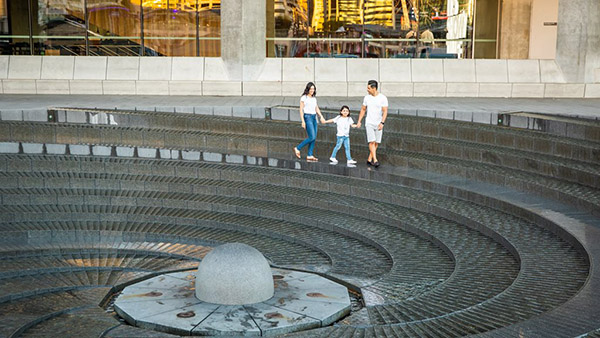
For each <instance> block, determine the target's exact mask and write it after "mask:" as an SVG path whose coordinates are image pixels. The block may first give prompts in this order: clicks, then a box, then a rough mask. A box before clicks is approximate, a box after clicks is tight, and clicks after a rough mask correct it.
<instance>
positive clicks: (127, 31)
mask: <svg viewBox="0 0 600 338" xmlns="http://www.w3.org/2000/svg"><path fill="white" fill-rule="evenodd" d="M87 11H88V22H89V45H90V46H89V55H107V56H137V55H140V51H141V43H142V39H141V35H140V32H141V31H140V29H141V26H140V18H141V6H140V3H139V0H87Z"/></svg>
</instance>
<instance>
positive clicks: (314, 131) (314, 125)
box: [306, 115, 317, 156]
mask: <svg viewBox="0 0 600 338" xmlns="http://www.w3.org/2000/svg"><path fill="white" fill-rule="evenodd" d="M309 120H312V126H311V127H312V135H311V134H310V133H309V134H308V137H309V138H310V139H311V141H310V142H309V143H308V156H313V151H314V149H315V142H316V140H317V118H316V115H310V118H309ZM308 129H309V126H308V123H307V124H306V130H307V131H308Z"/></svg>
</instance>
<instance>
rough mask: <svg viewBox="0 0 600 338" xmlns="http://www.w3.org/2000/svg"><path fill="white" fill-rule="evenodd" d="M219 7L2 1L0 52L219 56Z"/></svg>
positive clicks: (162, 0)
mask: <svg viewBox="0 0 600 338" xmlns="http://www.w3.org/2000/svg"><path fill="white" fill-rule="evenodd" d="M220 4H221V2H220V0H0V53H1V54H9V55H12V54H25V55H29V54H39V55H87V54H89V55H108V56H140V55H149V56H150V55H152V56H196V55H199V56H220V54H221V51H220V34H221V27H220V26H221V19H220V15H221V13H220V12H221V10H220V7H221V6H220ZM30 7H31V8H30ZM30 25H31V26H32V28H31V29H30ZM142 29H143V32H142ZM30 47H33V53H32V50H31V48H30Z"/></svg>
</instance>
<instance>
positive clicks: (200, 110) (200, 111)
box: [194, 106, 216, 115]
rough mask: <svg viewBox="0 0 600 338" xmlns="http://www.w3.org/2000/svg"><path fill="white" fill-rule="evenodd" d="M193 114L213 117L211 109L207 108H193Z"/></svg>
mask: <svg viewBox="0 0 600 338" xmlns="http://www.w3.org/2000/svg"><path fill="white" fill-rule="evenodd" d="M194 114H199V115H213V107H207V106H201V107H194ZM215 115H216V114H215Z"/></svg>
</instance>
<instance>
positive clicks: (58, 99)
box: [0, 93, 600, 119]
mask: <svg viewBox="0 0 600 338" xmlns="http://www.w3.org/2000/svg"><path fill="white" fill-rule="evenodd" d="M299 94H300V93H299ZM384 94H385V93H384ZM299 97H300V95H298V97H261V96H227V97H218V96H129V95H0V111H3V112H10V111H14V110H28V111H32V110H36V109H40V110H44V109H47V108H48V107H85V108H95V107H98V108H107V109H115V108H117V109H134V108H137V109H138V110H154V109H155V108H156V107H170V108H171V107H172V109H173V110H174V111H177V112H184V111H186V108H189V107H260V106H263V107H265V106H266V107H274V106H280V105H283V106H291V107H294V106H297V105H298V100H299ZM318 103H319V106H320V107H328V108H336V107H341V106H342V105H344V104H346V105H348V106H350V108H351V109H354V110H356V109H359V108H360V105H361V104H362V97H318ZM389 103H390V108H392V109H403V110H438V111H469V112H480V111H481V112H533V113H542V114H550V115H560V116H571V117H584V118H591V119H600V99H508V98H389ZM198 109H200V108H198ZM215 114H216V113H215Z"/></svg>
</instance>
